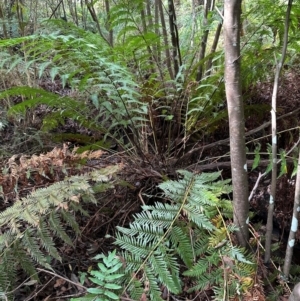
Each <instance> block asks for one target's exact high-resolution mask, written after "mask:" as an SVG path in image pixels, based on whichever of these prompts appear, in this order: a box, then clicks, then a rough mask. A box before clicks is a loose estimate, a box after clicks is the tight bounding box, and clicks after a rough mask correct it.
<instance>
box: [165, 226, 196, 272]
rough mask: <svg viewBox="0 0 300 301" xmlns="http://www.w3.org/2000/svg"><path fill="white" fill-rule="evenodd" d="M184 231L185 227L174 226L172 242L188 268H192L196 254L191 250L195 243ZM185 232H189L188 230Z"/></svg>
mask: <svg viewBox="0 0 300 301" xmlns="http://www.w3.org/2000/svg"><path fill="white" fill-rule="evenodd" d="M183 229H184V228H183V227H179V226H174V227H173V228H172V230H171V233H170V241H171V243H172V245H173V246H174V248H175V250H176V252H177V253H178V255H179V256H180V258H181V259H182V260H183V262H184V264H185V265H186V267H187V268H190V267H191V266H192V265H193V259H194V258H195V254H194V250H193V249H192V248H191V245H193V243H192V242H191V240H190V237H188V235H187V234H186V233H185V232H184V231H183ZM184 230H186V231H187V230H188V229H184Z"/></svg>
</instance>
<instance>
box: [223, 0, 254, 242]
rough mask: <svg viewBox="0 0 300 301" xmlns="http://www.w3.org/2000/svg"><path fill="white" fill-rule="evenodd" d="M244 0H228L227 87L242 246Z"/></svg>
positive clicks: (245, 222)
mask: <svg viewBox="0 0 300 301" xmlns="http://www.w3.org/2000/svg"><path fill="white" fill-rule="evenodd" d="M240 14H241V0H225V1H224V35H225V36H224V38H225V89H226V98H227V107H228V115H229V133H230V160H231V172H232V185H233V206H234V217H233V220H234V223H235V225H236V226H237V227H238V229H239V230H238V231H237V238H238V242H239V244H240V245H241V246H244V247H245V246H247V242H248V235H249V231H248V215H249V203H248V180H247V163H246V147H245V126H244V123H245V121H244V108H243V100H242V91H241V77H240Z"/></svg>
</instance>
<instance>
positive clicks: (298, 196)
mask: <svg viewBox="0 0 300 301" xmlns="http://www.w3.org/2000/svg"><path fill="white" fill-rule="evenodd" d="M295 186H296V188H295V199H294V208H293V216H292V224H291V229H290V234H289V239H288V243H287V246H286V252H285V259H284V266H283V274H284V276H285V277H286V279H288V278H289V274H290V268H291V262H292V257H293V251H294V245H295V239H296V233H297V231H298V215H299V212H298V210H299V205H300V152H299V158H298V168H297V177H296V184H295Z"/></svg>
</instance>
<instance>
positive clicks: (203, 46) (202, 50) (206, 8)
mask: <svg viewBox="0 0 300 301" xmlns="http://www.w3.org/2000/svg"><path fill="white" fill-rule="evenodd" d="M210 2H211V1H209V0H205V1H204V6H203V9H204V13H203V22H202V26H203V28H205V27H207V25H208V20H207V17H208V12H209V9H210ZM208 34H209V30H208V29H205V30H204V31H203V34H202V38H201V47H200V55H199V61H200V66H199V70H198V73H197V78H196V79H197V81H201V79H202V75H203V65H204V64H203V62H202V61H203V59H204V57H205V52H206V46H207V39H208Z"/></svg>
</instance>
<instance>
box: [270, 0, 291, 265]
mask: <svg viewBox="0 0 300 301" xmlns="http://www.w3.org/2000/svg"><path fill="white" fill-rule="evenodd" d="M292 2H293V0H289V2H288V7H287V11H286V16H285V28H284V44H283V47H282V54H281V58H280V61H279V62H278V64H277V66H276V73H275V79H274V86H273V93H272V109H271V118H272V182H271V189H270V200H269V207H268V220H267V232H266V243H265V258H264V259H265V263H268V262H269V261H270V259H271V237H272V232H273V211H274V204H275V199H276V182H277V181H276V180H277V124H276V107H277V104H276V103H277V92H278V86H279V77H280V73H281V70H282V66H283V64H284V61H285V56H286V51H287V44H288V36H289V24H290V14H291V9H292Z"/></svg>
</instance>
